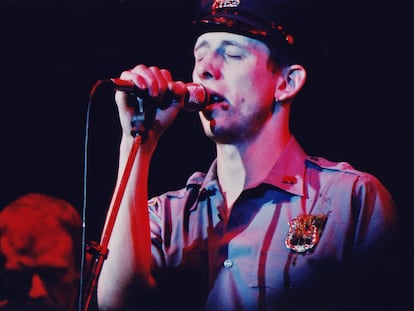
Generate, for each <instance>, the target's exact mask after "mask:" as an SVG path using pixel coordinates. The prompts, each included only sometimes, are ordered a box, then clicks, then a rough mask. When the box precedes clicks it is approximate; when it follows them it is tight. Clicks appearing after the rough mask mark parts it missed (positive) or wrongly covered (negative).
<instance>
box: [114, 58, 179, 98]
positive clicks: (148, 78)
mask: <svg viewBox="0 0 414 311" xmlns="http://www.w3.org/2000/svg"><path fill="white" fill-rule="evenodd" d="M120 78H121V79H123V80H129V81H132V82H134V84H135V85H136V86H137V87H138V88H139V89H141V90H148V95H149V96H150V97H153V98H158V97H159V98H160V99H161V98H162V97H163V95H164V94H165V93H166V92H167V90H168V82H170V81H172V77H171V73H170V71H168V70H167V69H160V68H158V67H155V66H152V67H147V66H145V65H142V64H141V65H138V66H136V67H135V68H133V69H132V70H129V71H125V72H123V73H122V74H121V77H120Z"/></svg>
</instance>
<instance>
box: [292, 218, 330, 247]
mask: <svg viewBox="0 0 414 311" xmlns="http://www.w3.org/2000/svg"><path fill="white" fill-rule="evenodd" d="M327 218H328V215H299V216H298V217H297V218H295V219H293V220H291V221H289V232H288V235H287V237H286V239H285V245H286V247H287V248H289V249H291V250H293V251H294V252H296V253H304V252H306V251H309V250H311V249H312V248H314V247H315V245H316V244H318V242H319V238H320V236H321V234H322V230H323V227H324V226H325V223H326V219H327Z"/></svg>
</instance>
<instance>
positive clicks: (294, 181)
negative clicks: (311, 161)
mask: <svg viewBox="0 0 414 311" xmlns="http://www.w3.org/2000/svg"><path fill="white" fill-rule="evenodd" d="M306 157H307V155H306V153H305V152H304V150H303V149H302V147H301V146H300V145H299V143H298V142H297V140H296V139H295V138H294V137H293V136H292V137H291V139H290V141H289V143H288V144H287V146H286V148H285V150H284V151H283V152H282V154H281V155H280V158H279V159H278V160H277V162H276V163H275V165H274V166H273V167H272V169H271V170H270V172H269V174H268V175H267V177H266V178H265V179H264V180H263V183H267V184H270V185H273V186H276V187H278V188H280V189H282V190H284V191H287V192H289V193H292V194H295V195H300V196H303V194H304V189H303V184H304V176H305V168H306Z"/></svg>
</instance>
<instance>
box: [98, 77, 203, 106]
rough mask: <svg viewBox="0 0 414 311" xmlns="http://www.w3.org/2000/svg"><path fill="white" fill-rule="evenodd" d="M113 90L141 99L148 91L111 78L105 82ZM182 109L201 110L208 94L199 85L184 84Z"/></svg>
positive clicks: (130, 82)
mask: <svg viewBox="0 0 414 311" xmlns="http://www.w3.org/2000/svg"><path fill="white" fill-rule="evenodd" d="M106 82H107V83H109V84H110V85H111V86H112V88H113V89H114V90H117V91H123V92H126V93H130V94H132V95H135V96H137V97H138V98H141V99H146V98H147V97H148V90H147V89H145V90H143V89H140V88H138V87H137V86H136V85H135V84H134V83H133V82H132V81H128V80H123V79H120V78H113V79H109V80H107V81H106ZM185 88H186V91H185V95H184V105H183V109H184V110H186V111H189V112H197V111H200V110H202V109H203V108H204V107H205V106H206V105H207V104H208V102H209V94H208V92H207V90H206V89H205V87H204V86H203V85H201V84H199V83H195V82H189V83H186V84H185Z"/></svg>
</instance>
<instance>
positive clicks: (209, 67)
mask: <svg viewBox="0 0 414 311" xmlns="http://www.w3.org/2000/svg"><path fill="white" fill-rule="evenodd" d="M220 68H221V64H220V60H219V57H218V55H217V53H215V52H211V53H208V54H206V55H204V57H203V59H202V60H198V61H196V63H195V66H194V74H195V75H196V77H197V78H198V79H200V80H201V81H206V80H212V79H214V80H218V79H220V76H221V71H220V70H221V69H220Z"/></svg>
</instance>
